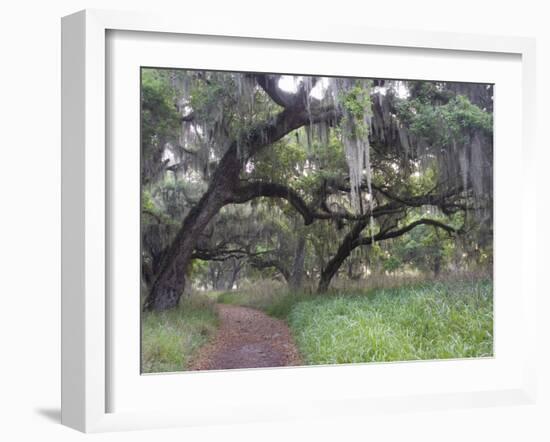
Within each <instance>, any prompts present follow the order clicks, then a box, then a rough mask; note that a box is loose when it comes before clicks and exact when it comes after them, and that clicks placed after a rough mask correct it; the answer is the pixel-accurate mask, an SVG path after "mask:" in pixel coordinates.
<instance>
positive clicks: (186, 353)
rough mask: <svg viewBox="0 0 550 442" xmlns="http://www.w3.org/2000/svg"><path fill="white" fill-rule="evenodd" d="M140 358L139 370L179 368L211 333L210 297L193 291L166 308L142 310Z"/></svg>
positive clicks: (214, 322)
mask: <svg viewBox="0 0 550 442" xmlns="http://www.w3.org/2000/svg"><path fill="white" fill-rule="evenodd" d="M141 319H142V322H141V335H142V339H141V360H142V372H143V373H161V372H169V371H182V370H186V369H187V368H188V364H189V362H190V360H191V358H192V356H193V355H194V353H195V351H196V350H197V349H198V348H199V347H200V346H201V345H203V344H204V343H206V342H207V340H208V339H209V337H210V336H211V335H212V333H214V331H215V330H216V328H217V323H218V319H217V315H216V312H215V310H214V301H212V300H211V299H209V298H207V297H206V296H201V295H194V296H193V297H191V298H187V299H182V301H181V302H180V305H179V306H178V307H177V308H176V309H174V310H170V311H166V312H151V313H142V318H141Z"/></svg>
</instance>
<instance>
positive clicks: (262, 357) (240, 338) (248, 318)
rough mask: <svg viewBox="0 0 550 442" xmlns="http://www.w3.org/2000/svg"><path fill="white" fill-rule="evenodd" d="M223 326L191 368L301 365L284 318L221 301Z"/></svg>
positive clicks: (220, 316)
mask: <svg viewBox="0 0 550 442" xmlns="http://www.w3.org/2000/svg"><path fill="white" fill-rule="evenodd" d="M216 308H217V310H218V314H219V318H220V328H219V330H218V332H217V334H216V336H215V337H214V339H213V340H212V341H211V342H210V343H209V344H206V345H205V346H204V347H203V348H201V349H200V350H199V352H198V355H197V356H196V357H195V359H194V361H193V362H192V363H191V366H190V370H223V369H228V368H255V367H281V366H287V365H299V364H300V363H301V360H300V355H299V353H298V350H297V349H296V346H295V345H294V341H293V339H292V336H291V335H290V330H289V329H288V326H287V325H286V324H285V323H284V321H280V320H278V319H274V318H271V317H269V316H267V315H266V314H265V313H262V312H260V311H258V310H255V309H252V308H247V307H240V306H234V305H225V304H218V305H217V306H216Z"/></svg>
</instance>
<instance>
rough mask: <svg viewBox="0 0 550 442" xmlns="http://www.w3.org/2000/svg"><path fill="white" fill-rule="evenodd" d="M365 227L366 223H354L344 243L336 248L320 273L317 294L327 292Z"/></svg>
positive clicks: (363, 221) (361, 221) (364, 221)
mask: <svg viewBox="0 0 550 442" xmlns="http://www.w3.org/2000/svg"><path fill="white" fill-rule="evenodd" d="M366 226H367V221H366V220H360V221H358V222H357V223H355V225H354V226H353V228H352V229H351V230H350V232H349V233H348V234H347V235H346V236H345V238H344V241H342V244H340V247H338V251H337V252H336V255H334V256H333V257H332V258H331V260H330V261H329V262H328V263H327V265H326V267H325V268H324V269H323V271H322V272H321V279H320V280H319V285H318V286H317V293H324V292H326V291H327V290H328V287H329V285H330V282H331V281H332V278H333V277H334V275H336V273H337V272H338V269H340V266H341V265H342V264H343V262H344V261H345V260H346V258H347V257H348V256H349V255H350V253H351V251H352V250H353V249H354V247H355V246H354V243H355V241H356V240H357V239H358V238H359V236H360V235H361V232H362V231H363V229H364V228H365V227H366Z"/></svg>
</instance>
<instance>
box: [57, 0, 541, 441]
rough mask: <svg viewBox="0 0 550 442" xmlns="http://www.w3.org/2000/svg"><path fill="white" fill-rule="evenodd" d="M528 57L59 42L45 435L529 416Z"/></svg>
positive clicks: (350, 36)
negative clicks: (450, 415) (412, 414)
mask: <svg viewBox="0 0 550 442" xmlns="http://www.w3.org/2000/svg"><path fill="white" fill-rule="evenodd" d="M534 53H535V52H534V42H533V41H532V40H529V39H521V38H508V37H498V38H497V37H489V36H475V35H462V34H460V35H457V34H445V33H441V34H432V33H423V32H413V31H407V32H405V31H395V32H394V31H391V32H390V31H388V30H384V31H381V30H376V29H370V28H364V29H363V28H361V29H354V28H348V27H338V26H335V27H330V29H329V28H326V27H325V28H323V30H320V29H318V27H314V26H311V27H310V26H305V27H304V26H302V27H299V28H297V27H293V26H292V25H291V24H288V25H283V26H281V24H280V23H278V24H277V26H276V27H275V26H273V27H271V26H270V25H267V26H266V25H265V24H262V26H261V27H260V26H257V25H255V24H254V23H251V24H250V25H249V26H248V27H242V26H239V27H233V26H232V25H231V24H227V23H225V24H221V23H215V22H214V23H213V22H207V21H206V20H205V21H204V22H201V21H200V20H196V21H194V23H193V24H185V25H181V24H180V23H179V22H178V21H177V20H174V19H172V18H170V17H162V16H161V17H157V16H153V15H150V14H147V15H143V14H132V13H121V12H116V13H115V12H109V11H95V10H94V11H82V12H78V13H76V14H73V15H71V16H68V17H65V18H63V21H62V55H63V59H62V73H63V81H62V122H63V128H62V142H63V147H62V174H63V179H62V221H63V228H62V352H63V354H62V422H63V423H64V424H65V425H68V426H70V427H73V428H76V429H78V430H81V431H85V432H95V431H110V430H120V429H139V428H155V427H168V426H186V425H208V424H213V423H236V422H254V421H262V420H274V419H275V420H277V419H287V418H311V417H323V416H338V415H357V416H364V415H367V414H369V413H372V412H380V411H383V412H388V413H391V412H396V411H409V410H410V411H414V410H419V409H439V408H460V407H481V406H498V405H505V404H522V403H532V401H534V397H535V393H536V384H535V371H536V365H535V359H534V355H535V354H534V339H533V336H534V333H535V323H534V322H535V321H534V318H535V314H536V310H535V304H536V287H535V277H534V272H535V266H534V265H533V259H534V258H533V257H534V256H536V253H535V252H536V250H535V244H536V242H535V233H534V229H532V224H533V222H534V220H535V218H536V213H535V206H536V204H535V202H534V198H535V194H534V193H533V192H532V190H531V189H527V188H526V186H524V185H523V184H522V182H523V181H522V180H516V179H512V178H511V177H514V176H517V175H518V174H519V175H520V176H525V177H528V176H530V174H531V173H532V170H534V169H533V163H534V140H533V135H532V134H533V133H534V131H533V130H532V126H533V121H534V118H533V113H534V110H533V109H534V108H533V105H532V103H533V102H534V96H535V81H534V76H535V71H534Z"/></svg>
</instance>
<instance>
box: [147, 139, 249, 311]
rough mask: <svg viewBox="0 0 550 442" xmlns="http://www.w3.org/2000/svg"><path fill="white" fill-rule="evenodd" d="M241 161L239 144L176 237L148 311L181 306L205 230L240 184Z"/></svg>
mask: <svg viewBox="0 0 550 442" xmlns="http://www.w3.org/2000/svg"><path fill="white" fill-rule="evenodd" d="M240 171H241V163H240V161H239V159H238V156H237V146H236V144H233V145H231V147H230V148H229V149H228V150H227V152H226V153H225V155H224V156H223V158H222V160H221V161H220V164H219V166H218V168H217V169H216V172H215V173H214V176H213V178H212V181H211V184H210V186H209V187H208V190H207V191H206V192H205V193H204V195H203V196H202V198H201V199H200V201H199V202H198V204H197V205H196V206H195V207H193V208H192V209H191V211H190V212H189V214H188V215H187V216H186V217H185V219H184V221H183V223H182V226H181V228H180V230H179V231H178V233H177V235H176V238H175V239H174V241H173V242H172V244H171V246H170V247H169V249H168V251H167V252H166V254H165V255H164V258H163V261H162V264H161V268H160V271H159V273H158V275H157V278H156V280H155V282H154V284H153V286H152V287H151V290H150V292H149V296H148V297H147V299H146V300H145V303H144V306H143V308H144V310H156V311H161V310H167V309H170V308H174V307H176V306H177V305H178V303H179V300H180V297H181V295H182V293H183V289H184V287H185V272H186V270H187V266H188V264H189V261H190V258H191V254H192V253H193V250H194V248H195V246H196V245H197V242H198V240H199V238H200V235H201V233H202V232H203V231H204V229H205V228H206V226H207V225H208V223H209V222H210V220H211V219H212V218H213V217H214V216H215V215H216V214H217V213H218V212H219V211H220V209H221V208H222V207H223V206H224V205H225V204H226V203H227V201H228V200H229V199H230V197H231V189H234V188H235V186H236V185H237V183H238V179H239V173H240Z"/></svg>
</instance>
